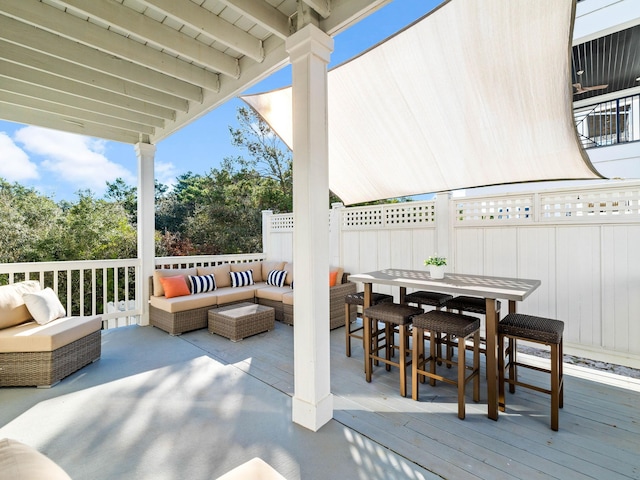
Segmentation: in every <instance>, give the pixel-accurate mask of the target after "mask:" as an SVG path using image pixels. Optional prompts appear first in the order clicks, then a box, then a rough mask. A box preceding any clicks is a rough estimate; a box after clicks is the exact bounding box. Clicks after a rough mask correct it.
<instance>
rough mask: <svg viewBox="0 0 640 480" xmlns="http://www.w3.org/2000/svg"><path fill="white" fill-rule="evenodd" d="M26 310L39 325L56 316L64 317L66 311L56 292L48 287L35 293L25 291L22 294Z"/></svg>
mask: <svg viewBox="0 0 640 480" xmlns="http://www.w3.org/2000/svg"><path fill="white" fill-rule="evenodd" d="M22 298H23V300H24V303H25V304H26V305H27V310H29V313H30V314H31V316H32V317H33V319H34V320H35V321H36V322H38V323H39V324H40V325H44V324H46V323H49V322H51V321H53V320H55V319H56V318H60V317H64V316H65V315H66V312H65V310H64V307H63V306H62V303H60V300H59V299H58V296H57V295H56V292H54V291H53V290H51V289H50V288H49V287H47V288H45V289H44V290H41V291H39V292H35V293H25V294H24V295H23V296H22Z"/></svg>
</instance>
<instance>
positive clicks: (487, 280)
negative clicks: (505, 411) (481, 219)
mask: <svg viewBox="0 0 640 480" xmlns="http://www.w3.org/2000/svg"><path fill="white" fill-rule="evenodd" d="M349 280H350V281H352V282H362V283H363V284H364V308H367V307H369V306H371V292H372V287H373V285H374V284H376V285H391V286H395V287H399V289H400V302H401V303H402V302H403V301H404V296H405V294H406V291H407V288H413V289H417V290H428V291H431V292H439V293H448V294H451V295H454V296H455V295H471V296H475V297H484V298H485V300H486V308H487V311H486V336H487V339H486V352H487V353H486V368H487V405H488V416H489V418H491V419H493V420H497V419H498V322H499V320H500V319H499V316H498V314H497V313H496V301H497V300H508V301H509V313H515V312H516V302H521V301H523V300H524V299H525V298H527V297H528V296H529V295H531V293H532V292H533V291H534V290H535V289H536V288H538V287H539V286H540V280H527V279H522V278H506V277H489V276H485V275H467V274H462V273H447V274H445V276H444V278H443V279H434V278H431V275H430V274H429V273H428V272H427V271H422V270H402V269H386V270H378V271H375V272H368V273H358V274H355V275H350V276H349ZM363 323H364V337H365V338H371V322H369V321H367V320H366V319H365V321H364V322H363ZM370 352H371V343H370V342H364V357H365V378H366V381H367V382H370V381H371V370H372V365H371V360H370V356H369V355H370Z"/></svg>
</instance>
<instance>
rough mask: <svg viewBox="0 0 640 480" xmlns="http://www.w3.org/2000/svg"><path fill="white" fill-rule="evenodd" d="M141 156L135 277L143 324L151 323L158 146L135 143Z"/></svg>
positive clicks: (139, 162)
mask: <svg viewBox="0 0 640 480" xmlns="http://www.w3.org/2000/svg"><path fill="white" fill-rule="evenodd" d="M135 148H136V156H137V157H138V264H139V265H140V272H139V273H140V274H139V275H138V276H137V277H136V283H137V288H136V292H137V295H141V298H136V303H137V304H138V305H140V306H141V308H142V316H141V317H140V325H149V295H150V292H149V277H151V276H152V275H153V270H154V268H155V255H156V250H155V248H156V247H155V235H154V234H155V228H156V219H155V214H156V211H155V180H154V168H153V167H154V159H155V155H156V146H155V145H151V144H149V143H136V146H135Z"/></svg>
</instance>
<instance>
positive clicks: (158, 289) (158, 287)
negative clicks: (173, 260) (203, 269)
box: [153, 267, 217, 297]
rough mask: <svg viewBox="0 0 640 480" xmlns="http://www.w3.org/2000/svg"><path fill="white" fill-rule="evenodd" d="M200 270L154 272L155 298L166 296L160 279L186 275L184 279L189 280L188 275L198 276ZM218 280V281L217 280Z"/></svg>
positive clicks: (169, 269) (181, 269)
mask: <svg viewBox="0 0 640 480" xmlns="http://www.w3.org/2000/svg"><path fill="white" fill-rule="evenodd" d="M197 274H198V270H197V269H196V267H193V268H163V269H158V270H154V272H153V296H154V297H162V296H163V295H164V288H162V284H161V283H160V277H175V276H176V275H184V279H185V280H186V281H188V280H187V275H197ZM216 280H217V279H216Z"/></svg>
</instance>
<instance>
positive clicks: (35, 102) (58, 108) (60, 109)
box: [0, 91, 155, 135]
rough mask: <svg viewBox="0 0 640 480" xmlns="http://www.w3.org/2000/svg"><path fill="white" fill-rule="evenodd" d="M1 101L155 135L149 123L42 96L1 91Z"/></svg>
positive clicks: (85, 121) (83, 120)
mask: <svg viewBox="0 0 640 480" xmlns="http://www.w3.org/2000/svg"><path fill="white" fill-rule="evenodd" d="M0 102H2V103H6V104H12V105H18V106H22V107H24V108H29V109H33V110H38V111H41V112H45V113H52V114H56V115H61V116H65V117H70V118H71V119H75V120H77V121H78V122H80V123H87V122H90V123H95V124H99V125H105V126H110V127H116V128H121V129H123V130H130V131H132V132H141V133H145V134H147V135H153V133H154V132H155V129H154V128H153V127H151V126H149V125H144V124H140V123H134V122H130V121H128V120H122V119H120V118H115V117H110V116H108V115H103V114H101V113H96V112H87V111H86V110H81V109H79V108H76V107H70V106H66V105H60V104H59V103H53V102H47V101H46V100H42V99H40V98H33V97H23V96H22V95H17V94H13V93H8V92H4V91H0Z"/></svg>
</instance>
